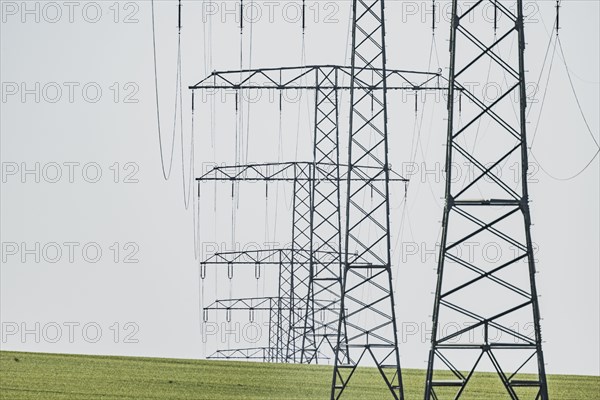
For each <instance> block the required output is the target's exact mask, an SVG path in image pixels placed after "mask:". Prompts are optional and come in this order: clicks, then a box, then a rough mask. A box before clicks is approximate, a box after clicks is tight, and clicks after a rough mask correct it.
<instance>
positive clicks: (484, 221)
mask: <svg viewBox="0 0 600 400" xmlns="http://www.w3.org/2000/svg"><path fill="white" fill-rule="evenodd" d="M459 3H461V2H459V1H456V0H455V1H454V2H453V10H452V24H451V25H452V27H451V41H450V54H451V55H450V57H451V58H450V77H449V96H448V110H449V114H448V137H447V153H446V174H447V175H446V179H447V181H446V206H445V209H444V217H443V233H442V241H441V249H440V259H439V264H438V282H437V288H436V295H435V302H434V310H433V333H432V346H431V351H430V355H429V364H428V371H427V381H426V390H425V399H426V400H429V399H458V398H461V397H467V396H472V393H471V394H469V393H470V392H469V390H470V387H471V386H470V385H469V383H470V382H471V381H473V380H475V379H477V376H476V375H474V372H475V371H476V370H478V369H479V368H481V367H482V366H483V365H484V364H486V363H487V364H488V365H491V367H493V369H495V370H496V371H497V373H498V377H499V381H500V382H501V385H502V387H504V388H505V390H506V396H507V398H510V399H542V400H546V399H548V390H547V385H546V375H545V370H544V359H543V354H542V345H541V343H542V339H541V331H540V312H539V308H538V295H537V291H536V285H535V272H536V271H535V263H534V253H533V250H534V249H533V245H532V241H531V234H530V224H531V220H530V212H529V198H528V188H527V141H526V128H525V127H526V118H525V109H526V103H527V98H526V94H525V70H524V50H525V39H524V26H523V4H522V0H516V1H514V0H513V1H504V0H490V1H478V2H476V3H474V4H471V5H466V4H464V5H463V7H460V6H461V4H459ZM488 5H489V6H492V7H493V9H494V10H495V13H494V15H495V18H494V19H493V20H492V21H484V19H483V18H481V13H482V9H483V7H486V6H488ZM511 43H515V44H517V45H518V48H517V49H516V50H513V51H512V52H509V51H508V48H509V46H511V47H512V44H511ZM459 55H460V57H459ZM486 77H487V78H486ZM492 79H496V82H498V81H500V82H502V85H501V88H502V90H501V93H499V95H498V96H497V97H496V98H495V99H488V98H486V97H485V96H484V95H483V94H480V93H478V92H476V91H475V90H474V89H467V83H469V82H483V83H485V82H489V81H490V80H492ZM457 91H461V92H462V96H464V97H466V100H462V101H460V99H457V97H458V96H460V95H458V94H457ZM457 100H459V101H458V102H457ZM480 125H481V126H489V128H487V131H486V133H485V134H486V135H487V136H486V137H485V140H481V141H479V142H478V141H477V137H478V136H477V135H478V134H479V126H480ZM512 163H514V164H515V165H517V166H518V167H519V172H520V176H519V177H518V178H519V179H518V180H517V181H516V182H511V181H510V180H509V179H507V176H506V174H504V175H501V174H500V173H499V171H501V170H502V167H503V166H506V165H512ZM452 165H468V166H469V167H470V170H471V171H473V173H470V174H468V175H466V176H463V178H462V179H454V177H453V176H452V173H453V168H452ZM463 175H464V174H463ZM469 243H471V244H473V243H477V244H480V245H482V246H486V245H489V244H493V247H494V248H495V249H496V255H497V256H495V257H494V258H490V257H489V256H488V257H485V256H484V255H480V254H475V255H473V254H472V253H469V252H465V251H461V250H464V246H466V245H467V244H469ZM448 324H454V325H455V326H456V324H459V326H460V329H453V330H451V331H448V330H447V329H445V327H446V326H447V325H448ZM527 326H529V327H531V329H529V330H527V329H524V327H527ZM523 372H532V373H533V377H532V375H523Z"/></svg>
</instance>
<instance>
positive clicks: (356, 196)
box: [331, 0, 404, 399]
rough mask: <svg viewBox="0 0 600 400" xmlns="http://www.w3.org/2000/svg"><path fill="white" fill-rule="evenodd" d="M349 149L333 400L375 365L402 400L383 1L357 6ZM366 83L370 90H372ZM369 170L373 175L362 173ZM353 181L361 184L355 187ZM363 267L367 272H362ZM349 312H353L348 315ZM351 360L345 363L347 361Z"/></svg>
mask: <svg viewBox="0 0 600 400" xmlns="http://www.w3.org/2000/svg"><path fill="white" fill-rule="evenodd" d="M352 7H353V16H352V56H351V64H352V65H351V68H350V104H351V110H350V143H349V151H348V177H347V187H348V189H347V196H346V210H345V211H346V221H345V222H346V228H345V246H344V247H345V254H344V256H345V257H344V275H343V290H342V300H341V303H342V310H344V311H345V312H344V313H342V314H341V318H340V322H339V326H340V327H342V326H343V325H345V326H346V329H347V333H346V338H344V336H342V335H341V329H339V330H338V333H339V334H338V340H337V342H338V344H337V346H336V358H335V366H334V372H333V382H332V388H331V399H339V398H341V397H342V396H343V394H344V392H345V390H346V389H347V387H348V384H349V382H350V380H351V378H352V376H353V374H354V373H355V372H356V368H357V367H358V365H359V364H361V362H364V361H366V360H365V359H366V358H371V359H372V360H373V362H374V363H375V365H376V367H377V368H378V370H379V372H380V373H381V376H382V378H383V381H384V383H385V385H386V386H387V388H388V389H389V392H390V393H391V395H392V396H393V398H395V399H403V398H404V393H403V387H402V375H401V370H400V356H399V352H398V338H397V326H396V316H395V309H394V295H393V290H392V268H391V260H390V218H389V211H390V210H389V174H390V172H389V162H388V133H387V90H389V89H390V87H388V86H389V85H388V80H389V78H390V74H389V73H388V71H387V69H386V47H385V16H384V1H383V0H353V3H352ZM367 82H368V83H367ZM358 165H367V166H369V167H372V168H370V169H369V170H361V169H359V168H356V166H358ZM355 178H359V179H358V180H356V179H355ZM357 259H364V260H366V261H367V262H368V263H369V265H368V266H364V265H358V264H356V261H357ZM346 310H347V311H346ZM346 354H347V355H348V357H347V360H345V358H346V357H345V355H346Z"/></svg>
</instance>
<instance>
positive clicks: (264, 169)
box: [196, 161, 408, 182]
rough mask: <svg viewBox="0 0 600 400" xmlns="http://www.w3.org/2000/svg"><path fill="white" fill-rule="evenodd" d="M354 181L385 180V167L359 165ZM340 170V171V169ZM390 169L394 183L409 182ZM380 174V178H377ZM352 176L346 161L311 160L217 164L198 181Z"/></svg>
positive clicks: (281, 179)
mask: <svg viewBox="0 0 600 400" xmlns="http://www.w3.org/2000/svg"><path fill="white" fill-rule="evenodd" d="M352 168H353V172H354V173H353V174H352V175H351V176H354V178H351V179H352V180H353V181H364V180H366V177H369V176H371V175H374V176H376V177H375V178H373V179H371V181H373V182H378V181H384V180H385V176H381V174H380V172H381V167H372V166H366V165H365V166H363V165H355V166H353V167H352ZM338 170H339V171H340V174H338V173H337V172H336V171H338ZM389 171H390V178H389V181H390V182H408V179H406V178H404V177H402V176H401V175H399V174H398V173H396V172H394V171H392V170H391V169H390V170H389ZM377 176H379V177H377ZM347 178H348V166H347V165H345V164H327V163H312V162H308V161H297V162H283V163H260V164H245V165H226V166H216V167H213V168H212V169H211V170H209V171H208V172H206V173H204V174H203V175H202V176H200V177H199V178H196V180H197V181H265V182H269V181H272V182H281V181H284V182H294V181H316V182H321V181H335V182H343V181H346V180H347Z"/></svg>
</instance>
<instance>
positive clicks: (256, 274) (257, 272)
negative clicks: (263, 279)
mask: <svg viewBox="0 0 600 400" xmlns="http://www.w3.org/2000/svg"><path fill="white" fill-rule="evenodd" d="M254 277H255V278H256V279H260V263H258V262H257V263H255V264H254Z"/></svg>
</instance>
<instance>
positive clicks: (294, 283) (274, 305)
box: [201, 248, 340, 362]
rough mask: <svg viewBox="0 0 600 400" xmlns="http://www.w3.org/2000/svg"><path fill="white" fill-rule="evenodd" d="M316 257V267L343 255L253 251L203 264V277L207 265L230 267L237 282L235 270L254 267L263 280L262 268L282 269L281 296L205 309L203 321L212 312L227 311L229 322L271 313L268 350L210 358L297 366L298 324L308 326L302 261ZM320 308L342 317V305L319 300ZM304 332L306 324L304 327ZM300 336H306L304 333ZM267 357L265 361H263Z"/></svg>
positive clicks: (218, 303)
mask: <svg viewBox="0 0 600 400" xmlns="http://www.w3.org/2000/svg"><path fill="white" fill-rule="evenodd" d="M311 254H312V255H313V258H314V260H315V262H314V264H316V265H318V266H319V267H317V268H322V267H320V266H321V265H331V264H332V261H334V260H337V259H339V253H327V252H324V251H314V252H309V251H308V250H302V249H296V250H293V249H291V248H290V249H270V250H253V251H231V252H221V253H215V254H213V255H212V256H210V257H209V258H207V259H206V260H204V261H202V262H201V277H203V278H204V277H205V276H206V267H207V265H217V266H218V265H221V266H227V268H228V276H229V277H230V278H233V273H234V272H233V270H234V268H236V267H240V266H244V265H245V266H253V267H254V268H255V274H256V276H259V274H260V273H259V272H258V271H259V270H260V267H261V266H263V265H266V266H275V267H277V268H278V275H279V285H278V294H277V296H274V297H253V298H240V299H224V300H216V301H215V302H213V303H212V304H210V305H208V306H207V307H204V311H203V313H204V315H203V318H204V320H205V321H207V320H208V319H209V311H210V310H216V311H219V310H220V311H225V312H226V318H227V320H228V321H229V320H230V319H231V313H232V311H239V310H246V311H247V312H248V313H249V318H250V320H251V321H252V320H253V319H254V313H255V312H256V311H268V312H269V344H268V346H266V347H260V348H249V349H225V350H218V351H217V352H216V353H214V354H213V355H211V357H210V358H240V359H243V358H248V359H263V360H264V361H269V362H295V361H299V360H298V354H301V352H302V348H298V347H297V346H299V345H302V343H300V339H301V338H297V337H296V335H295V334H294V331H293V327H294V326H298V321H301V322H303V323H304V321H305V319H304V318H305V316H306V302H307V298H308V297H307V293H306V282H302V281H301V280H300V279H298V277H297V276H296V275H300V276H301V277H305V276H306V271H305V269H306V267H305V265H302V263H301V262H294V261H298V260H301V261H303V262H304V264H307V262H306V260H308V259H309V257H310V255H311ZM318 304H322V305H327V306H328V309H329V310H328V311H330V312H332V313H335V314H336V315H339V313H340V309H339V301H338V302H332V303H330V304H326V301H325V300H319V301H318ZM300 326H301V327H302V328H304V324H301V325H300ZM300 335H302V336H303V335H304V332H303V331H301V332H300ZM263 356H264V357H265V358H263ZM314 358H315V360H318V359H323V360H326V359H328V358H329V356H328V355H327V354H324V353H321V352H318V353H317V354H315V355H314Z"/></svg>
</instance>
